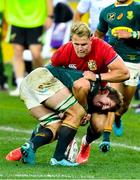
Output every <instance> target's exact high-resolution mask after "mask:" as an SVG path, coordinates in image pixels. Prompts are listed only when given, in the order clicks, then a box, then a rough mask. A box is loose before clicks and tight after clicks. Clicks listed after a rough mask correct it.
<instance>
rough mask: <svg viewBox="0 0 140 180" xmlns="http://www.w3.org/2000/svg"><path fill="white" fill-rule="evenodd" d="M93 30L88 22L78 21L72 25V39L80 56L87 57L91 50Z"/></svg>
mask: <svg viewBox="0 0 140 180" xmlns="http://www.w3.org/2000/svg"><path fill="white" fill-rule="evenodd" d="M90 39H91V30H90V28H89V27H88V25H87V24H86V23H83V22H76V23H73V25H72V27H71V40H72V43H73V46H74V50H75V52H76V54H77V56H78V57H81V58H82V57H85V56H86V55H87V54H88V53H89V52H90V50H91V43H92V42H91V40H90Z"/></svg>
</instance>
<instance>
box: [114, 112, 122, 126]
mask: <svg viewBox="0 0 140 180" xmlns="http://www.w3.org/2000/svg"><path fill="white" fill-rule="evenodd" d="M115 124H116V126H117V127H118V128H119V127H120V126H121V116H118V115H115Z"/></svg>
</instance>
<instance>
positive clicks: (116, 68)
mask: <svg viewBox="0 0 140 180" xmlns="http://www.w3.org/2000/svg"><path fill="white" fill-rule="evenodd" d="M108 69H109V71H108V72H107V73H103V74H101V79H102V80H103V81H104V80H105V81H108V82H114V83H116V82H122V81H125V80H128V79H129V78H130V74H129V70H128V68H127V67H126V66H125V64H124V62H123V60H122V58H121V57H120V56H117V57H116V59H115V60H114V61H113V62H112V63H110V64H109V65H108Z"/></svg>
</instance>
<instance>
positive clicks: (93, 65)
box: [88, 60, 97, 71]
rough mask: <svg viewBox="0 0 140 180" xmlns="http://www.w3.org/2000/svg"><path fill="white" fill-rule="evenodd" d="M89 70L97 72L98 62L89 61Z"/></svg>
mask: <svg viewBox="0 0 140 180" xmlns="http://www.w3.org/2000/svg"><path fill="white" fill-rule="evenodd" d="M88 68H89V70H91V71H95V70H97V65H96V61H94V60H89V61H88Z"/></svg>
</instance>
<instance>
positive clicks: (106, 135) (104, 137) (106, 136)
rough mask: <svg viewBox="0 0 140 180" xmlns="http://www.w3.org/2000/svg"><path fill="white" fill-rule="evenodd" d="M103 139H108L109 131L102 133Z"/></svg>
mask: <svg viewBox="0 0 140 180" xmlns="http://www.w3.org/2000/svg"><path fill="white" fill-rule="evenodd" d="M103 141H108V142H109V141H110V132H108V131H105V132H104V133H103Z"/></svg>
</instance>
